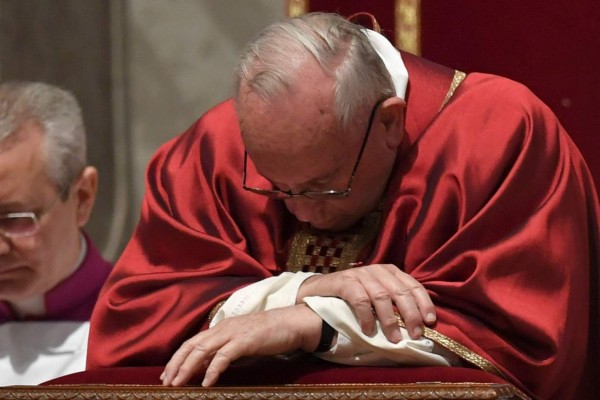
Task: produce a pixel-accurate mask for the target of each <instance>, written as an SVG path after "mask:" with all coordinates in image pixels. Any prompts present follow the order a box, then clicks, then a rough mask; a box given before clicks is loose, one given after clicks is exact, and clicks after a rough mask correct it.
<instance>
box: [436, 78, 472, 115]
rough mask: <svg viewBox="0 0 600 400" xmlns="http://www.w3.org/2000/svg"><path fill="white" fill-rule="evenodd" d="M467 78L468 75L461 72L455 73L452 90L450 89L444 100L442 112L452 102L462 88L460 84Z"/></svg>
mask: <svg viewBox="0 0 600 400" xmlns="http://www.w3.org/2000/svg"><path fill="white" fill-rule="evenodd" d="M466 76H467V74H465V73H464V72H461V71H459V70H455V71H454V77H453V78H452V83H451V84H450V89H448V93H446V98H445V99H444V102H443V103H442V106H441V107H440V109H439V111H442V108H444V106H446V104H447V103H448V102H449V101H450V99H451V98H452V95H453V94H454V91H455V90H456V89H457V88H458V87H459V86H460V84H461V83H462V81H463V80H464V79H465V77H466Z"/></svg>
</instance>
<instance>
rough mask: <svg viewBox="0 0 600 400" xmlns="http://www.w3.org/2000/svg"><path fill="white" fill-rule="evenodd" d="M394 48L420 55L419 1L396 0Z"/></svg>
mask: <svg viewBox="0 0 600 400" xmlns="http://www.w3.org/2000/svg"><path fill="white" fill-rule="evenodd" d="M394 14H395V17H396V21H395V24H396V28H395V31H396V38H395V41H396V46H397V47H399V48H400V49H402V50H404V51H408V52H409V53H412V54H415V55H421V0H396V4H395V7H394Z"/></svg>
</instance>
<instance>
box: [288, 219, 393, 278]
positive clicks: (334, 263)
mask: <svg viewBox="0 0 600 400" xmlns="http://www.w3.org/2000/svg"><path fill="white" fill-rule="evenodd" d="M380 221H381V211H374V212H372V213H370V214H368V215H367V216H365V217H364V218H363V220H362V221H361V222H360V224H359V226H358V227H357V228H355V229H354V230H351V231H348V232H340V233H335V232H324V231H319V230H317V229H313V228H307V229H303V230H301V231H299V232H297V233H296V235H295V236H294V239H293V241H292V246H291V249H290V254H289V257H288V262H287V266H286V270H287V271H290V272H299V271H303V272H319V273H330V272H335V271H341V270H344V269H347V268H349V267H350V266H351V264H352V263H354V262H356V261H357V258H358V257H359V256H360V254H361V253H362V251H363V250H364V249H365V248H366V246H367V245H369V243H370V242H371V241H372V240H373V239H374V238H375V235H376V234H377V232H378V230H379V223H380Z"/></svg>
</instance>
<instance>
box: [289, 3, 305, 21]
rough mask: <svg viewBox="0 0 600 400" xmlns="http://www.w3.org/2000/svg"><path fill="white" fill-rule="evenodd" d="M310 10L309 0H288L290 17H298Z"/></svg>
mask: <svg viewBox="0 0 600 400" xmlns="http://www.w3.org/2000/svg"><path fill="white" fill-rule="evenodd" d="M307 12H308V0H288V7H287V14H288V17H297V16H299V15H303V14H306V13H307Z"/></svg>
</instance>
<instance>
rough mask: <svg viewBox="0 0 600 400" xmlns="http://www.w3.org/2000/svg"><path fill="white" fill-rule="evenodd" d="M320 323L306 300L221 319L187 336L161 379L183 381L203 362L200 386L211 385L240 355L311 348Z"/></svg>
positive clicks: (171, 383)
mask: <svg viewBox="0 0 600 400" xmlns="http://www.w3.org/2000/svg"><path fill="white" fill-rule="evenodd" d="M321 325H322V322H321V317H319V316H318V315H317V314H316V313H315V312H314V311H312V310H311V309H310V308H309V307H308V306H307V305H306V304H297V305H294V306H290V307H282V308H277V309H273V310H268V311H265V312H260V313H255V314H247V315H240V316H237V317H231V318H227V319H224V320H222V321H221V322H219V323H218V324H217V325H215V326H214V327H212V328H210V329H207V330H204V331H202V332H200V333H198V334H197V335H195V336H193V337H192V338H190V339H188V340H186V341H185V342H184V343H183V344H182V345H181V347H180V348H179V349H178V350H177V351H176V352H175V354H174V355H173V357H171V360H170V361H169V362H168V363H167V365H166V367H165V370H164V372H163V373H162V375H161V377H160V379H161V380H162V383H163V385H165V386H181V385H185V384H186V383H187V382H189V380H190V379H191V378H192V377H193V376H194V375H195V374H196V373H198V372H199V371H200V370H201V369H202V368H203V367H205V366H206V367H207V369H206V373H205V376H204V380H203V381H202V386H205V387H206V386H212V385H214V384H215V383H216V381H217V379H218V378H219V376H220V375H221V374H222V373H223V372H224V371H225V370H226V369H227V367H229V365H230V364H231V363H232V362H233V361H235V360H237V359H239V358H240V357H243V356H268V355H276V354H282V353H286V352H290V351H295V350H298V349H300V350H304V351H307V352H313V351H314V350H315V349H316V348H317V346H318V343H319V338H320V335H321ZM265 338H268V340H265Z"/></svg>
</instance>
